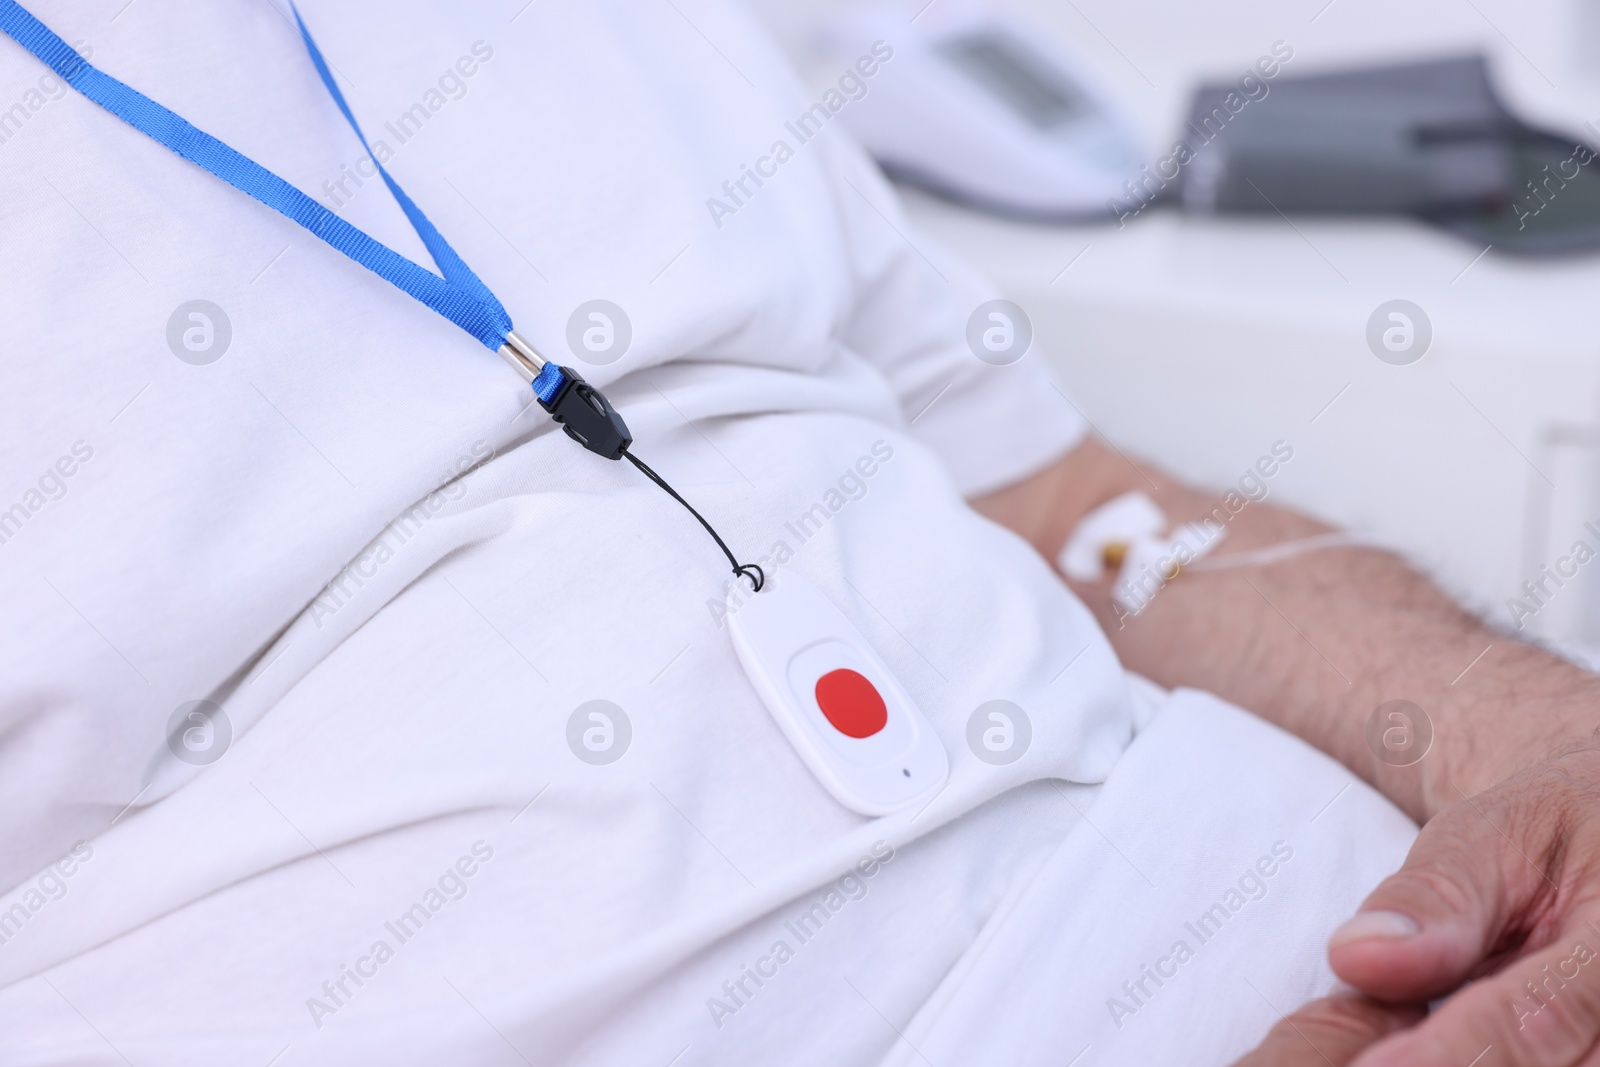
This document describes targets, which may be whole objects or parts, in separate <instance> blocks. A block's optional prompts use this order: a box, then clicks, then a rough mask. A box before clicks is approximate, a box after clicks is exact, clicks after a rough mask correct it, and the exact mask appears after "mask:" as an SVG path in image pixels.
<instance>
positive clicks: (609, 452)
mask: <svg viewBox="0 0 1600 1067" xmlns="http://www.w3.org/2000/svg"><path fill="white" fill-rule="evenodd" d="M558 369H559V370H560V371H561V378H562V382H561V384H560V385H559V386H558V387H557V388H556V392H555V395H554V396H552V397H551V398H550V399H549V400H548V401H547V400H545V399H543V398H542V397H541V398H540V400H539V405H540V406H541V407H543V408H544V409H545V411H547V412H549V413H550V417H551V418H552V419H555V420H556V421H557V422H559V423H560V424H561V428H562V429H563V430H565V431H566V432H567V436H568V437H570V438H572V439H573V440H574V441H576V442H578V443H579V444H580V445H582V446H583V447H584V448H587V449H588V450H589V451H590V452H593V453H595V454H596V455H599V456H604V457H605V458H606V459H621V458H622V455H623V453H624V452H626V451H627V450H628V446H629V445H631V444H633V434H632V433H631V432H630V431H629V430H628V424H627V423H625V422H623V421H622V416H621V415H619V414H617V409H616V408H614V407H612V406H611V401H609V400H607V399H606V398H605V394H604V393H602V392H600V390H598V389H596V388H595V387H594V386H592V385H590V384H589V383H588V382H586V381H584V380H583V375H581V374H579V373H578V372H577V371H575V370H573V369H572V368H570V367H560V368H558Z"/></svg>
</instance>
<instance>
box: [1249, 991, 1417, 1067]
mask: <svg viewBox="0 0 1600 1067" xmlns="http://www.w3.org/2000/svg"><path fill="white" fill-rule="evenodd" d="M1422 1015H1423V1009H1422V1008H1414V1007H1400V1006H1395V1005H1390V1004H1384V1003H1382V1002H1380V1001H1376V1000H1371V999H1369V998H1367V997H1363V996H1360V995H1359V994H1352V993H1346V994H1341V995H1336V996H1331V997H1324V998H1323V999H1321V1000H1314V1001H1312V1002H1311V1003H1309V1004H1307V1005H1305V1006H1304V1007H1302V1008H1301V1009H1300V1010H1298V1011H1296V1012H1295V1013H1294V1014H1293V1015H1286V1016H1284V1018H1283V1019H1282V1020H1281V1021H1280V1022H1279V1023H1278V1025H1276V1026H1274V1027H1273V1028H1272V1029H1271V1030H1270V1031H1268V1033H1267V1036H1266V1038H1265V1039H1264V1040H1263V1041H1262V1042H1261V1044H1260V1045H1258V1046H1256V1048H1255V1050H1254V1051H1252V1052H1251V1053H1249V1054H1248V1055H1247V1056H1245V1057H1244V1058H1243V1059H1242V1060H1239V1061H1238V1062H1237V1063H1235V1064H1234V1067H1328V1065H1330V1064H1331V1065H1332V1067H1346V1065H1347V1064H1349V1063H1350V1062H1351V1061H1352V1060H1354V1059H1355V1058H1356V1056H1357V1055H1359V1054H1360V1053H1361V1051H1362V1050H1363V1049H1365V1048H1367V1047H1368V1046H1370V1045H1371V1044H1372V1043H1373V1042H1375V1041H1378V1040H1380V1039H1382V1038H1384V1037H1387V1036H1389V1035H1390V1034H1393V1033H1395V1032H1397V1031H1399V1030H1402V1029H1404V1028H1405V1027H1408V1026H1411V1025H1413V1024H1415V1023H1416V1022H1417V1021H1418V1020H1419V1019H1421V1018H1422Z"/></svg>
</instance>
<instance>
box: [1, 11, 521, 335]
mask: <svg viewBox="0 0 1600 1067" xmlns="http://www.w3.org/2000/svg"><path fill="white" fill-rule="evenodd" d="M299 20H300V13H299V12H298V11H296V12H295V21H296V22H297V23H299V26H300V33H301V35H302V36H303V37H304V38H305V42H306V47H307V48H308V49H309V50H310V52H311V59H312V62H313V63H314V64H315V65H316V68H317V73H318V74H320V75H321V76H322V80H323V82H324V83H325V84H326V85H327V86H328V90H329V91H330V92H331V93H332V94H333V98H334V100H335V101H336V102H337V103H338V105H339V110H340V111H342V112H344V116H345V118H347V119H349V120H350V125H351V126H353V127H355V130H356V134H357V136H360V137H361V143H362V145H363V146H365V145H366V143H367V140H366V137H365V136H363V135H362V134H361V128H360V126H358V125H356V120H355V116H354V115H352V114H351V112H350V108H349V106H348V105H347V104H346V103H345V100H344V95H343V94H342V93H340V92H339V88H338V86H336V85H335V84H334V81H333V78H332V76H331V75H330V74H329V72H328V65H327V63H326V62H325V61H324V60H323V58H322V53H321V52H320V51H319V50H318V49H317V46H316V43H315V42H314V41H312V39H311V34H310V33H308V32H307V31H306V27H305V23H303V22H300V21H299ZM0 30H4V31H5V32H6V33H7V34H8V35H9V36H11V37H12V38H13V39H15V40H16V42H17V43H18V44H20V45H22V47H24V48H26V49H27V50H28V51H29V52H32V53H33V54H34V55H35V56H37V57H38V58H39V59H40V60H41V61H42V62H43V63H44V64H45V65H46V66H48V67H49V68H50V69H51V70H53V71H55V72H56V74H58V75H60V77H61V79H62V80H63V81H65V82H66V83H67V84H68V85H70V86H72V87H73V88H74V89H76V90H77V91H78V92H80V93H82V94H83V95H84V96H86V97H88V98H89V99H90V100H92V101H94V102H95V103H96V104H99V105H100V106H101V107H103V108H105V109H106V110H107V111H109V112H111V113H112V114H113V115H115V116H117V117H118V118H119V119H121V120H122V121H124V122H126V123H127V124H128V125H130V126H132V127H134V128H135V129H137V130H139V131H140V132H141V133H144V134H146V135H148V136H149V137H151V138H153V139H154V140H156V141H159V142H160V143H162V144H164V145H166V146H167V147H168V148H170V149H172V150H173V151H174V152H176V153H177V154H178V155H180V156H182V157H183V158H184V159H187V160H188V161H189V162H191V163H194V164H196V165H198V166H201V167H204V168H205V169H206V170H208V171H210V172H211V173H212V174H215V175H216V176H217V177H219V178H221V179H222V180H223V181H225V182H227V183H228V184H229V185H231V186H233V187H234V188H236V189H238V190H240V191H241V192H244V193H248V194H249V195H250V196H253V197H255V198H256V199H257V200H259V201H261V202H262V203H263V204H265V205H267V206H268V207H270V208H272V209H273V210H274V211H277V212H280V213H281V214H283V215H285V216H287V217H288V218H289V219H291V220H293V221H294V222H296V223H298V224H299V225H301V226H303V227H305V228H306V229H307V230H309V231H311V232H312V233H313V234H315V235H316V236H317V237H319V238H321V239H322V240H324V241H326V242H327V243H328V244H330V245H332V246H333V247H334V248H336V249H338V250H339V251H340V252H343V253H344V254H345V255H347V256H349V257H350V258H351V259H353V260H355V261H356V262H357V263H359V264H361V265H362V266H363V267H366V268H367V269H368V270H370V271H372V272H373V273H374V274H376V275H378V276H379V277H380V278H383V279H384V280H386V281H388V282H391V283H392V284H394V285H395V286H396V287H398V288H399V289H401V290H402V291H404V292H406V293H409V294H410V295H411V296H413V297H415V298H416V299H418V300H420V301H421V302H422V303H424V304H426V305H427V306H428V307H430V308H432V309H433V310H434V311H437V312H438V313H439V314H441V315H443V316H444V317H445V318H447V319H449V320H450V321H451V322H453V323H455V324H456V325H457V326H459V327H461V328H462V329H463V330H465V331H467V333H469V334H471V335H472V336H473V337H475V338H477V340H478V341H479V342H480V343H481V344H483V345H484V346H485V347H486V348H489V349H490V350H492V351H499V350H500V348H501V347H502V346H504V345H505V344H506V335H507V334H509V333H510V332H511V316H510V315H508V314H507V313H506V309H505V308H504V307H503V306H502V305H501V303H500V301H499V300H497V299H495V296H494V294H493V293H491V292H490V291H489V288H488V286H486V285H484V284H483V282H482V281H480V280H479V278H478V276H477V275H476V274H474V273H472V271H471V269H470V268H468V267H467V265H466V264H465V263H463V262H462V261H461V257H460V256H458V255H456V252H455V249H453V248H451V247H450V244H449V242H448V241H446V240H445V239H444V237H443V236H441V235H440V233H439V231H438V230H437V229H435V228H434V225H433V223H431V222H429V221H428V217H427V216H426V215H424V214H423V213H422V210H421V209H420V208H418V207H417V205H416V204H415V203H413V202H412V200H411V198H410V197H409V196H407V195H406V194H405V192H404V191H403V190H402V189H401V188H400V186H399V185H398V184H397V183H396V182H395V180H394V179H393V178H392V177H390V176H389V172H388V171H387V170H385V169H384V168H383V165H382V164H378V170H379V172H380V173H382V175H383V180H384V182H385V183H387V184H388V186H389V189H390V191H391V192H393V193H394V196H395V199H396V200H398V201H399V203H400V207H401V208H402V209H403V210H404V211H405V213H406V217H407V218H408V219H410V220H411V224H412V226H414V227H416V231H417V235H418V236H419V237H421V238H422V242H423V244H424V245H426V246H427V249H428V252H429V253H430V254H431V255H432V256H433V261H434V262H435V263H436V264H438V266H439V270H440V271H441V272H442V273H443V274H444V277H443V278H441V277H439V275H437V274H434V273H433V272H432V271H429V270H426V269H424V268H422V267H419V266H418V265H417V264H415V263H413V262H412V261H411V260H409V259H407V258H406V257H405V256H402V255H401V254H400V253H398V252H396V251H394V250H393V249H391V248H389V247H388V246H387V245H385V244H383V243H382V242H380V241H377V240H375V239H373V238H372V237H369V236H368V235H367V234H366V233H364V232H362V231H361V230H359V229H357V228H356V227H354V226H352V225H350V224H349V223H348V222H346V221H344V220H343V219H341V218H340V217H339V216H338V215H335V214H334V213H333V212H332V211H329V210H328V209H327V208H326V207H324V206H323V205H321V204H319V203H317V202H316V201H315V200H313V199H311V197H309V196H307V195H306V194H305V193H302V192H301V191H300V190H299V189H296V188H295V187H294V186H292V185H290V184H289V183H288V182H286V181H284V180H283V179H282V178H280V177H278V176H277V175H276V174H274V173H272V172H271V171H270V170H268V169H267V168H265V167H263V166H262V165H261V164H259V163H257V162H256V161H255V160H253V159H251V158H249V157H248V156H246V155H244V154H243V153H241V152H238V151H236V150H235V149H233V148H231V147H229V146H228V145H226V144H224V143H223V142H222V141H219V140H217V139H216V138H215V137H213V136H211V135H210V134H209V133H206V132H205V131H204V130H201V129H198V128H196V127H195V126H193V125H192V124H190V123H189V122H188V120H186V119H184V118H183V117H182V116H180V115H177V114H175V113H174V112H172V111H170V110H168V109H167V108H165V107H162V106H161V105H160V104H158V103H156V102H155V101H154V100H151V99H150V98H149V97H148V96H145V95H144V94H143V93H141V92H139V91H138V90H136V89H133V88H131V87H130V86H128V85H125V84H123V83H122V82H120V81H118V80H117V79H115V78H113V77H111V76H110V75H109V74H106V73H105V72H104V71H101V70H98V69H96V68H95V67H94V66H93V65H91V64H90V63H89V62H88V61H87V60H85V59H84V58H83V57H82V56H80V55H78V53H77V52H75V51H73V49H72V46H71V45H69V44H67V42H65V41H63V40H62V39H61V38H60V37H58V36H56V35H55V34H54V33H53V32H51V30H50V29H49V28H48V27H47V26H45V25H44V24H43V23H42V22H40V21H39V20H38V19H36V18H34V17H33V16H32V15H31V14H29V13H28V12H27V11H26V10H25V9H24V8H23V7H22V6H21V5H20V4H18V3H17V2H16V0H0ZM368 151H369V152H370V151H371V150H370V148H369V149H368ZM373 162H374V163H377V160H376V159H374V160H373Z"/></svg>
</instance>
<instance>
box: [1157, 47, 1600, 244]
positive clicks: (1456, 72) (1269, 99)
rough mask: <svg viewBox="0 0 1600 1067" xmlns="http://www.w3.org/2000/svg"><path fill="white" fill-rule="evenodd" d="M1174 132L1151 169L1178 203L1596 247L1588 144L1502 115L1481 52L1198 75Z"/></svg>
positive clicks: (1599, 234) (1599, 188)
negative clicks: (1206, 80)
mask: <svg viewBox="0 0 1600 1067" xmlns="http://www.w3.org/2000/svg"><path fill="white" fill-rule="evenodd" d="M1179 145H1181V146H1183V147H1184V148H1186V149H1187V151H1186V152H1183V153H1180V154H1181V155H1182V156H1184V157H1186V162H1185V163H1184V164H1183V165H1181V166H1176V165H1169V166H1168V167H1167V168H1166V170H1161V169H1160V164H1158V174H1159V175H1160V177H1162V178H1168V179H1170V178H1171V177H1172V176H1173V174H1172V173H1169V172H1178V173H1179V174H1180V175H1181V177H1180V180H1179V182H1178V188H1179V198H1180V199H1181V201H1182V204H1183V207H1184V208H1185V210H1187V211H1192V212H1202V213H1204V212H1218V213H1227V212H1248V213H1261V212H1265V213H1268V214H1273V213H1276V212H1280V211H1281V212H1295V211H1300V212H1306V211H1317V212H1345V213H1365V214H1385V213H1388V214H1408V215H1414V216H1416V217H1419V218H1423V219H1426V220H1428V221H1430V222H1434V223H1436V224H1438V225H1441V226H1443V227H1445V228H1446V229H1449V230H1451V231H1452V232H1455V233H1459V234H1461V235H1463V236H1465V237H1469V238H1471V239H1473V240H1475V241H1478V242H1479V243H1483V244H1494V245H1495V246H1496V247H1497V248H1500V249H1502V250H1504V251H1513V252H1522V253H1528V254H1550V253H1561V252H1576V251H1587V250H1591V249H1597V248H1600V177H1597V176H1596V174H1595V173H1594V168H1592V167H1591V166H1589V164H1590V163H1592V162H1593V161H1594V158H1595V151H1594V150H1593V149H1592V148H1591V147H1590V146H1589V145H1587V144H1585V143H1583V142H1582V141H1581V140H1579V139H1576V138H1573V137H1568V136H1564V135H1561V134H1556V133H1551V132H1547V131H1544V130H1540V129H1536V128H1534V127H1532V126H1530V125H1528V124H1527V123H1525V122H1523V121H1522V120H1520V119H1518V118H1517V117H1516V116H1515V115H1513V114H1512V113H1511V111H1510V110H1509V109H1508V108H1507V107H1506V106H1505V105H1504V104H1503V103H1502V102H1501V100H1500V99H1499V97H1498V95H1497V94H1496V92H1495V90H1494V86H1493V83H1492V82H1491V80H1490V76H1489V67H1488V63H1487V62H1486V60H1485V59H1484V58H1483V57H1482V56H1462V57H1456V58H1450V59H1441V60H1432V61H1428V62H1422V63H1403V64H1393V65H1386V66H1377V67H1369V68H1363V69H1358V70H1344V71H1336V72H1331V73H1323V74H1313V75H1301V76H1294V77H1280V78H1278V79H1276V80H1271V81H1263V80H1261V79H1249V78H1247V79H1245V80H1242V81H1240V82H1237V83H1218V84H1210V85H1206V86H1203V87H1202V88H1201V89H1200V90H1199V91H1198V92H1197V93H1196V94H1195V98H1194V103H1193V106H1192V107H1191V109H1190V116H1189V120H1188V122H1187V123H1186V124H1185V126H1184V129H1183V131H1182V135H1181V140H1180V142H1179ZM1174 151H1175V153H1177V152H1178V146H1174ZM1167 158H1168V159H1173V158H1174V157H1172V156H1169V157H1167ZM1165 162H1167V161H1166V160H1163V161H1162V163H1165ZM1161 184H1162V185H1165V182H1163V183H1161ZM1160 191H1161V192H1166V190H1165V189H1161V190H1160Z"/></svg>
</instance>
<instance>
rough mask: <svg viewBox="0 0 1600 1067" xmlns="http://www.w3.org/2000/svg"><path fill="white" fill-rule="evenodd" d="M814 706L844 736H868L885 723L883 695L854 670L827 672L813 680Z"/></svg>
mask: <svg viewBox="0 0 1600 1067" xmlns="http://www.w3.org/2000/svg"><path fill="white" fill-rule="evenodd" d="M817 706H818V707H820V708H822V714H824V715H826V716H827V717H828V721H829V722H831V723H833V728H834V729H835V730H838V731H839V732H840V733H841V734H844V735H845V736H846V737H871V736H872V735H873V734H875V733H877V732H878V731H879V730H881V729H883V728H884V726H885V725H887V723H888V722H889V709H888V708H886V707H884V704H883V697H881V696H879V695H878V691H877V690H876V689H874V688H873V686H872V683H871V682H869V681H867V680H866V679H865V678H863V677H862V676H861V675H859V674H857V673H856V672H855V671H851V670H844V669H840V670H837V671H829V672H828V673H827V674H824V675H823V676H822V677H821V678H818V679H817Z"/></svg>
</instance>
